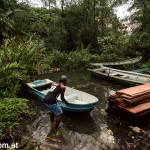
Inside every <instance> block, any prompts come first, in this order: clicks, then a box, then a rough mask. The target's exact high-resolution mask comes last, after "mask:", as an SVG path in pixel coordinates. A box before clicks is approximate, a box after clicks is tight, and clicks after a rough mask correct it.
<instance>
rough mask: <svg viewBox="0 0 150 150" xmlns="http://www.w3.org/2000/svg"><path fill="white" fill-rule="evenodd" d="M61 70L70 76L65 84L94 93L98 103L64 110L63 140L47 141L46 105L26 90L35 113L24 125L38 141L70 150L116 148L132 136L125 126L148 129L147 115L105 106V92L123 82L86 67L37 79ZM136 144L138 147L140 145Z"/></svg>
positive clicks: (55, 78) (111, 91)
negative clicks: (82, 110) (78, 109)
mask: <svg viewBox="0 0 150 150" xmlns="http://www.w3.org/2000/svg"><path fill="white" fill-rule="evenodd" d="M63 74H65V75H66V76H67V77H68V78H69V80H70V82H68V85H67V86H69V87H74V88H76V89H78V90H81V91H84V92H87V93H90V94H92V95H94V96H96V97H97V98H98V99H99V103H98V104H97V106H96V107H95V109H94V110H93V111H92V112H91V113H90V114H81V113H80V114H75V113H66V114H65V115H64V118H63V120H62V123H61V128H62V133H61V135H60V139H61V140H62V141H63V144H57V142H53V143H50V142H48V141H47V139H46V137H47V136H48V134H49V132H50V129H51V124H50V119H49V115H48V114H46V113H45V112H46V111H47V108H46V107H45V106H44V104H43V103H42V102H41V101H40V100H38V99H36V98H35V97H34V96H33V95H32V94H29V95H28V98H29V99H30V100H31V102H32V103H33V107H34V109H35V111H36V116H37V117H36V118H35V120H34V121H33V122H32V123H31V124H30V125H28V126H27V127H28V130H29V131H30V133H31V136H32V137H33V138H34V139H36V140H37V141H38V142H39V143H42V144H48V145H50V146H52V147H55V148H60V147H63V148H64V149H65V148H66V149H73V150H80V149H81V150H93V149H94V150H99V149H120V148H119V146H120V145H125V141H128V142H132V141H133V140H134V138H135V136H136V135H135V134H134V133H133V134H132V136H128V135H129V132H130V133H131V129H130V128H129V126H138V127H140V128H142V129H148V124H150V122H149V121H148V119H145V118H144V119H138V120H135V119H131V118H129V117H128V116H126V115H123V114H121V113H115V112H108V111H107V110H106V109H107V98H108V96H109V95H110V94H111V93H113V92H115V91H117V90H120V89H123V88H127V86H123V85H121V84H120V85H119V84H115V83H111V82H108V81H104V80H100V79H99V78H96V77H93V76H91V74H90V73H89V72H88V71H84V72H79V71H75V72H68V71H65V72H53V73H50V74H43V75H40V76H39V78H38V79H45V78H49V79H51V80H53V81H58V80H59V77H60V76H61V75H63ZM56 138H57V137H56ZM138 147H139V149H141V148H143V145H139V146H138ZM63 148H62V149H63Z"/></svg>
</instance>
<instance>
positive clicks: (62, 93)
mask: <svg viewBox="0 0 150 150" xmlns="http://www.w3.org/2000/svg"><path fill="white" fill-rule="evenodd" d="M65 90H66V88H65V86H63V87H61V100H62V101H64V102H65V104H68V101H66V99H65V97H64V95H65Z"/></svg>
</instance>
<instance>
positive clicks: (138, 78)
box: [88, 65, 150, 86]
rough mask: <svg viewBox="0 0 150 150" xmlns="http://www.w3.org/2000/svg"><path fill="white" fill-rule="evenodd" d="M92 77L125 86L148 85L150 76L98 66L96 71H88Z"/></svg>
mask: <svg viewBox="0 0 150 150" xmlns="http://www.w3.org/2000/svg"><path fill="white" fill-rule="evenodd" d="M88 70H89V71H90V72H91V73H92V75H95V76H97V77H100V78H103V79H108V80H111V81H116V82H119V83H120V84H127V85H133V86H135V85H141V84H147V83H150V75H146V74H141V73H136V72H131V71H124V70H119V69H113V68H109V67H104V66H103V65H101V66H100V68H98V69H88Z"/></svg>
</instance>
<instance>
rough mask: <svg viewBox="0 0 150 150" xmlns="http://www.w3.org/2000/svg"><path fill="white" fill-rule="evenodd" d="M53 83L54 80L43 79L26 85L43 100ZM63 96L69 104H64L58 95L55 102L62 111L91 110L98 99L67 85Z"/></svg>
mask: <svg viewBox="0 0 150 150" xmlns="http://www.w3.org/2000/svg"><path fill="white" fill-rule="evenodd" d="M53 83H54V82H53V81H51V80H49V79H44V80H36V81H34V82H30V83H27V86H28V89H29V90H30V91H31V92H32V93H34V94H35V95H36V97H37V98H38V99H40V100H41V101H43V99H44V97H45V95H46V94H47V93H48V92H49V90H50V87H51V86H52V84H53ZM65 98H66V100H67V101H68V102H69V104H67V105H66V104H65V103H64V102H63V101H62V100H61V99H60V96H59V97H58V99H57V103H58V104H59V105H60V106H61V108H62V110H63V111H69V112H91V111H92V110H93V109H94V107H95V106H96V104H97V102H98V99H97V98H96V97H95V96H93V95H91V94H88V93H85V92H82V91H79V90H76V89H73V88H70V87H67V86H66V91H65Z"/></svg>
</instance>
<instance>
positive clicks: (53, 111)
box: [44, 75, 68, 130]
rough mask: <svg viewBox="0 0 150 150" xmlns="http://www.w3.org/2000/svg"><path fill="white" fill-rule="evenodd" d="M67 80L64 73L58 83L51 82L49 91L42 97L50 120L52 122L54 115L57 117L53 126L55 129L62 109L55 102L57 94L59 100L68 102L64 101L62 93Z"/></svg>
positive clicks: (61, 114)
mask: <svg viewBox="0 0 150 150" xmlns="http://www.w3.org/2000/svg"><path fill="white" fill-rule="evenodd" d="M67 81H68V79H67V77H66V76H64V75H63V76H61V77H60V80H59V83H58V84H57V83H56V84H53V85H52V87H51V88H50V91H49V92H48V94H47V95H46V96H45V98H44V103H45V105H46V106H47V107H48V109H49V110H50V119H51V122H54V115H55V116H56V117H57V119H56V124H55V127H54V129H55V130H57V129H58V126H59V123H60V121H61V119H62V117H63V111H62V109H61V107H60V106H59V104H58V103H57V98H58V96H59V95H60V94H61V100H62V101H64V102H65V104H68V102H67V101H66V99H65V97H64V93H65V90H66V87H65V85H66V83H67Z"/></svg>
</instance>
